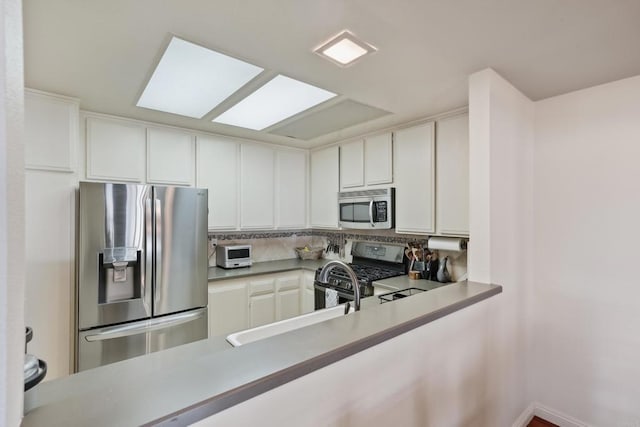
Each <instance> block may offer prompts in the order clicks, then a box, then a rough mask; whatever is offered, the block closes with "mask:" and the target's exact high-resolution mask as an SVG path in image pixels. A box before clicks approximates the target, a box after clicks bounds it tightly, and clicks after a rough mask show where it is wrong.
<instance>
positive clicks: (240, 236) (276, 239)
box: [209, 230, 467, 281]
mask: <svg viewBox="0 0 640 427" xmlns="http://www.w3.org/2000/svg"><path fill="white" fill-rule="evenodd" d="M354 241H371V242H384V243H392V244H402V245H404V244H406V243H408V242H419V243H421V244H423V245H424V244H426V242H427V237H426V236H421V235H399V234H396V233H395V232H393V231H392V230H378V231H375V232H373V231H363V232H360V231H358V232H354V230H337V231H333V230H290V231H264V232H218V233H209V242H210V243H212V242H216V243H217V245H220V244H250V245H251V246H252V250H253V256H252V258H253V262H264V261H276V260H281V259H291V258H296V256H297V255H296V252H295V248H297V247H304V246H309V247H312V246H313V247H315V246H320V247H323V248H326V247H327V245H328V244H329V242H331V243H333V244H335V245H337V246H338V249H341V251H338V252H339V253H333V252H328V253H327V252H325V254H324V258H327V259H342V260H344V261H346V262H350V261H351V244H352V243H353V242H354ZM340 255H343V256H340ZM439 256H440V257H444V256H448V257H449V265H448V270H449V273H450V274H451V277H452V279H453V280H454V281H456V280H463V279H465V278H466V273H467V251H462V252H448V251H439ZM215 263H216V260H215V248H214V246H213V245H212V244H210V245H209V265H210V266H214V265H215Z"/></svg>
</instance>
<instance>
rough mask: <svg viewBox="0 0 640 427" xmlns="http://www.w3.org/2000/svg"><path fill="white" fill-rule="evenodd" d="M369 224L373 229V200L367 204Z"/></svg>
mask: <svg viewBox="0 0 640 427" xmlns="http://www.w3.org/2000/svg"><path fill="white" fill-rule="evenodd" d="M369 223H370V224H371V226H372V227H375V224H374V223H373V199H371V201H370V202H369Z"/></svg>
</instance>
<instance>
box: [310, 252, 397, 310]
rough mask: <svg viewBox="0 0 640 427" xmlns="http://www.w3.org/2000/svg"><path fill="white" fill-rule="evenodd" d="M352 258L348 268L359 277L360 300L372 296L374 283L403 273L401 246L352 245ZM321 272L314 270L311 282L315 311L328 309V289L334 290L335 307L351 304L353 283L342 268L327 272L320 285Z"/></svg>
mask: <svg viewBox="0 0 640 427" xmlns="http://www.w3.org/2000/svg"><path fill="white" fill-rule="evenodd" d="M351 255H352V256H353V262H352V263H351V264H349V266H350V267H351V268H352V269H353V271H354V273H355V274H356V276H357V277H358V286H360V295H361V297H362V298H364V297H368V296H372V295H373V293H374V289H373V284H372V283H373V282H375V281H378V280H382V279H388V278H390V277H396V276H401V275H403V274H406V273H405V269H404V263H403V256H404V246H399V245H391V244H383V243H372V242H354V243H353V245H352V247H351ZM320 270H322V269H321V268H319V269H318V270H317V271H316V277H315V279H316V280H315V283H314V288H315V298H314V300H315V309H316V310H319V309H322V308H325V307H327V289H333V290H335V291H336V292H337V303H338V304H342V303H345V302H349V301H353V299H354V296H353V284H352V283H351V280H350V279H349V276H348V275H347V273H346V272H345V271H343V270H342V269H334V270H332V271H331V272H330V273H329V280H328V282H327V283H322V282H320V281H319V280H318V275H319V274H320ZM330 299H331V298H329V300H330Z"/></svg>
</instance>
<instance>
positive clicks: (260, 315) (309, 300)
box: [209, 270, 314, 337]
mask: <svg viewBox="0 0 640 427" xmlns="http://www.w3.org/2000/svg"><path fill="white" fill-rule="evenodd" d="M313 277H314V274H313V272H308V271H303V270H295V271H288V272H285V273H274V274H265V275H260V276H250V277H246V278H242V279H230V280H217V281H214V282H209V336H210V337H214V336H220V335H222V336H226V335H229V334H231V333H233V332H238V331H242V330H244V329H249V328H255V327H257V326H262V325H266V324H268V323H273V322H276V321H278V320H284V319H288V318H291V317H295V316H299V315H300V314H302V313H306V312H309V311H313V308H314V306H313ZM309 283H310V284H311V288H310V289H311V295H310V297H309Z"/></svg>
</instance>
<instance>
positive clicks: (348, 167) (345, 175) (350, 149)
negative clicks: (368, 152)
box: [340, 141, 364, 189]
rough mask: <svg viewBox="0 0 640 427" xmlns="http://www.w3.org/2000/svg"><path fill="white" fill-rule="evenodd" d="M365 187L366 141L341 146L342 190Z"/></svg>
mask: <svg viewBox="0 0 640 427" xmlns="http://www.w3.org/2000/svg"><path fill="white" fill-rule="evenodd" d="M363 185H364V141H354V142H350V143H348V144H344V145H341V146H340V188H346V189H348V188H353V187H362V186H363Z"/></svg>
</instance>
